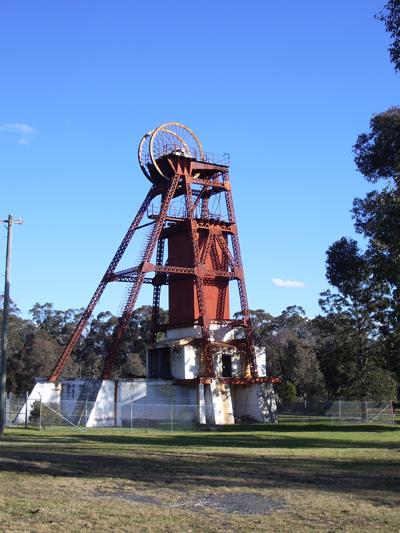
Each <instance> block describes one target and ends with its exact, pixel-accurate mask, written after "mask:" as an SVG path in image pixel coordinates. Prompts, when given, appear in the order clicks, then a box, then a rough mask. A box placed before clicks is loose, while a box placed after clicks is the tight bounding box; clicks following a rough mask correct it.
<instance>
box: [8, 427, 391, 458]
mask: <svg viewBox="0 0 400 533" xmlns="http://www.w3.org/2000/svg"><path fill="white" fill-rule="evenodd" d="M65 433H66V434H60V435H57V433H56V434H53V435H52V434H51V432H50V433H49V432H47V431H43V432H37V433H36V434H32V432H30V433H28V434H24V433H23V432H22V431H20V432H19V433H18V435H17V436H14V437H13V436H12V434H11V435H6V436H5V437H3V439H2V440H1V441H0V442H3V443H7V442H8V443H10V444H12V443H19V444H21V445H23V444H25V445H29V444H32V445H37V444H38V443H42V444H44V443H48V444H49V445H52V444H54V443H55V442H56V441H59V442H60V443H65V444H66V445H67V446H71V445H73V446H74V448H75V449H76V447H79V446H95V447H99V449H100V447H101V446H106V447H107V446H108V447H111V446H116V447H118V446H123V447H129V446H154V447H157V448H160V447H161V448H163V447H165V448H176V447H178V448H179V447H183V448H187V449H189V448H194V449H196V448H244V449H246V448H247V449H254V448H289V449H296V448H302V449H304V448H305V449H308V448H341V449H343V448H346V449H360V448H362V449H370V448H376V449H393V448H394V449H398V448H400V428H398V427H396V426H327V425H311V426H308V425H302V424H286V425H283V424H282V425H281V424H280V425H276V426H271V425H269V426H266V425H248V426H230V427H229V426H224V427H221V428H218V430H216V431H199V432H197V433H195V432H187V433H184V432H182V433H176V432H173V433H169V432H165V433H161V432H154V431H149V432H148V433H147V432H146V431H145V430H143V429H141V430H138V431H136V430H133V431H130V430H122V431H121V430H118V429H116V430H114V429H109V430H97V429H92V430H89V431H88V432H87V433H85V432H81V433H79V432H78V431H76V432H74V433H72V432H67V431H66V432H65ZM369 434H372V435H373V438H369ZM386 437H387V438H386ZM397 437H398V438H397ZM85 453H87V452H85Z"/></svg>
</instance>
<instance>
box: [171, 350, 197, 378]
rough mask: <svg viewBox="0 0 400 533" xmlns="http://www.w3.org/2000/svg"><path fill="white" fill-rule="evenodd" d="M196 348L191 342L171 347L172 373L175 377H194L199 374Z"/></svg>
mask: <svg viewBox="0 0 400 533" xmlns="http://www.w3.org/2000/svg"><path fill="white" fill-rule="evenodd" d="M198 373H199V367H198V357H197V353H196V349H195V347H194V346H192V345H190V344H186V345H184V346H179V347H176V348H171V374H172V377H173V378H175V379H193V378H195V377H197V376H198Z"/></svg>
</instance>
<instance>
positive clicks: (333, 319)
mask: <svg viewBox="0 0 400 533" xmlns="http://www.w3.org/2000/svg"><path fill="white" fill-rule="evenodd" d="M326 276H327V279H328V281H329V282H330V284H331V285H332V286H333V287H335V288H336V289H337V293H332V292H331V291H330V290H328V291H326V292H324V293H322V294H321V299H320V302H319V303H320V306H321V308H322V310H323V311H324V313H325V315H326V316H325V317H318V318H317V319H316V320H315V321H314V327H315V328H316V330H317V332H318V334H317V335H316V337H317V339H318V343H317V353H318V358H319V360H320V363H321V368H322V371H323V373H324V376H325V381H326V384H327V387H328V390H329V393H330V395H331V396H333V397H338V396H339V397H340V396H341V397H345V398H346V397H347V398H351V397H358V398H368V397H375V398H377V397H378V398H379V399H384V398H387V397H388V396H389V397H390V396H391V397H393V395H394V396H396V393H395V390H394V389H393V386H394V380H393V377H392V375H391V374H390V372H388V370H387V369H386V368H385V364H384V360H383V351H382V343H381V332H382V327H383V326H384V324H385V322H386V320H387V312H388V308H389V294H390V291H389V290H388V286H387V283H379V282H377V281H376V280H375V279H374V276H373V272H372V269H371V265H370V262H369V257H368V256H367V255H366V254H364V253H363V252H362V251H361V250H360V249H359V247H358V244H357V242H356V241H355V240H353V239H347V238H344V237H343V238H342V239H340V240H339V241H337V242H335V243H333V244H332V246H330V248H329V249H328V251H327V268H326Z"/></svg>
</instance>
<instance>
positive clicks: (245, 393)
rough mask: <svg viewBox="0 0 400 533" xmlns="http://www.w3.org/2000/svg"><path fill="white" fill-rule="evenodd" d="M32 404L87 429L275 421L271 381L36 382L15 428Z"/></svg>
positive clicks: (145, 380)
mask: <svg viewBox="0 0 400 533" xmlns="http://www.w3.org/2000/svg"><path fill="white" fill-rule="evenodd" d="M35 400H37V401H41V402H42V403H43V404H52V405H53V406H58V407H59V411H60V413H61V415H62V417H64V421H65V419H66V420H68V421H70V423H71V424H75V425H86V426H87V427H124V426H128V427H129V426H132V427H134V426H136V425H140V424H141V423H145V422H146V421H147V422H149V421H153V422H160V423H161V422H162V423H167V422H171V421H172V422H174V423H190V424H194V425H197V424H207V425H225V424H234V423H235V421H236V422H238V421H239V422H240V421H257V422H276V404H275V396H274V391H273V386H272V385H271V384H270V383H265V384H251V385H233V384H227V383H222V382H220V381H218V379H213V380H212V381H211V383H209V384H202V383H200V384H196V385H176V384H175V381H173V380H160V379H158V380H151V379H135V380H120V381H113V380H103V381H101V380H90V379H89V380H79V379H77V380H64V381H61V382H60V383H58V384H54V383H49V382H38V383H36V385H35V387H34V389H33V390H32V392H31V394H30V395H29V399H28V407H27V406H24V407H23V408H22V409H21V412H20V413H19V414H18V415H17V417H16V418H15V420H14V423H15V424H23V423H24V422H25V410H26V409H28V410H31V409H32V406H33V404H34V401H35ZM28 417H29V413H28Z"/></svg>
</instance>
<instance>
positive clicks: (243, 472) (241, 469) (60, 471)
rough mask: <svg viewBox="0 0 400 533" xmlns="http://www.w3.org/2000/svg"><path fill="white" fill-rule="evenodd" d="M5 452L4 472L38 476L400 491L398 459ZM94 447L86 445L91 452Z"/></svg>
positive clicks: (0, 465)
mask: <svg viewBox="0 0 400 533" xmlns="http://www.w3.org/2000/svg"><path fill="white" fill-rule="evenodd" d="M74 451H75V453H67V452H64V453H60V452H57V451H54V452H53V451H51V452H46V451H45V449H43V451H35V452H32V451H24V450H2V453H1V457H0V470H1V471H3V472H9V473H13V474H18V473H23V474H30V475H34V476H53V477H56V478H57V477H75V478H81V479H102V478H106V479H112V480H113V481H118V480H130V481H136V482H141V483H150V484H151V485H152V487H153V488H154V487H159V488H160V489H162V488H163V487H165V486H167V485H168V486H169V487H170V488H176V489H178V490H185V489H188V488H190V487H197V488H199V487H203V488H207V487H212V488H221V489H224V488H231V489H232V488H233V489H239V488H243V486H246V488H247V489H255V490H256V489H263V488H280V489H285V488H292V489H313V490H328V491H332V492H346V493H349V492H353V493H355V492H360V493H362V494H363V497H365V498H367V499H369V500H373V501H375V500H376V501H378V500H380V501H381V500H382V496H379V495H378V493H381V494H382V492H383V493H387V495H388V496H389V494H390V496H391V497H392V498H393V497H397V496H398V494H395V493H398V491H399V490H400V457H399V460H391V461H385V460H382V459H379V460H378V459H372V460H358V459H347V460H337V459H332V458H318V457H317V458H304V457H301V456H292V457H265V456H257V455H246V454H245V453H241V454H229V453H226V452H225V453H218V452H214V453H196V451H195V450H194V451H191V452H190V453H189V452H188V453H185V454H182V453H179V450H176V451H174V452H171V451H169V452H167V451H165V452H160V451H158V452H157V451H147V450H144V449H138V450H137V451H135V449H130V450H125V452H129V454H127V453H125V454H124V453H123V450H122V451H121V450H118V453H119V455H112V454H111V453H109V454H99V453H93V454H91V455H84V453H81V454H80V453H79V452H78V453H76V450H74ZM88 452H90V450H88V449H86V453H88Z"/></svg>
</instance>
